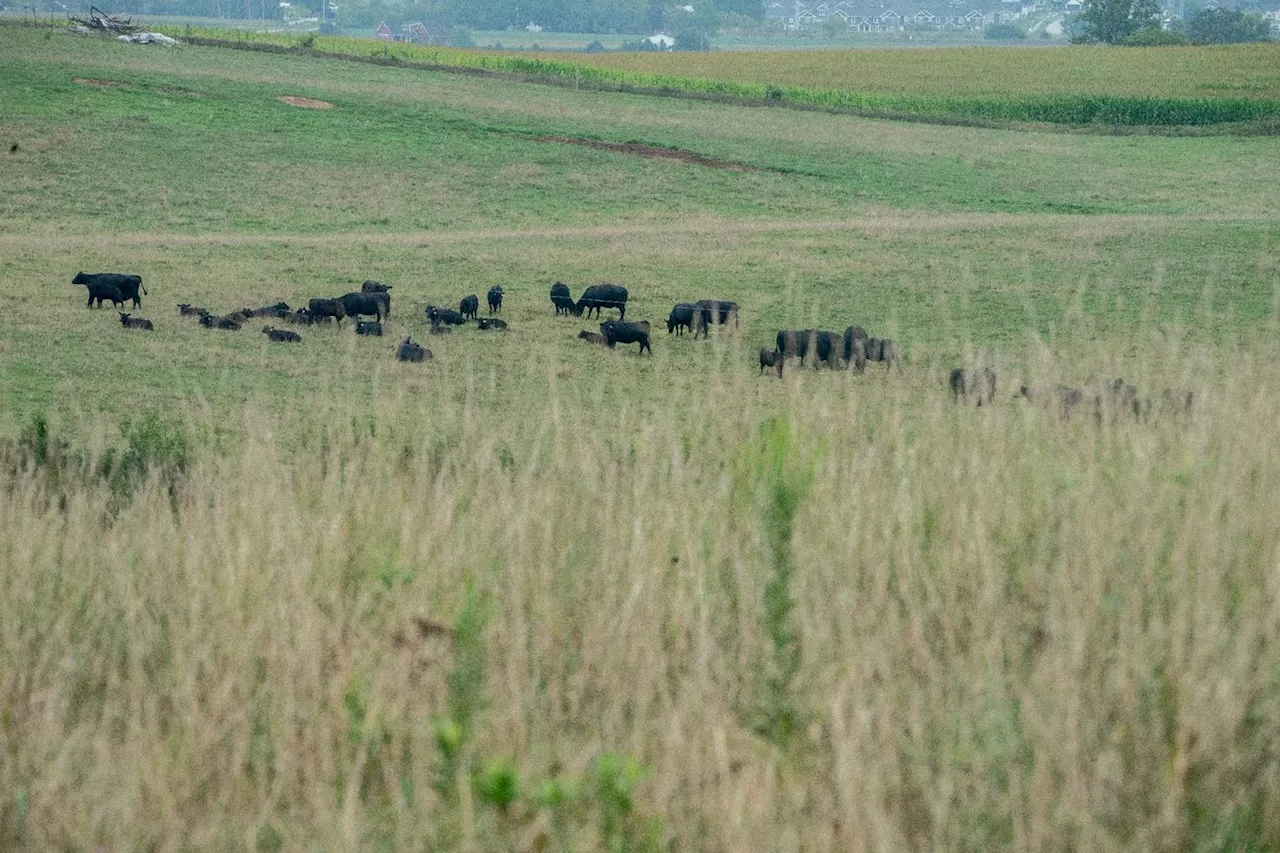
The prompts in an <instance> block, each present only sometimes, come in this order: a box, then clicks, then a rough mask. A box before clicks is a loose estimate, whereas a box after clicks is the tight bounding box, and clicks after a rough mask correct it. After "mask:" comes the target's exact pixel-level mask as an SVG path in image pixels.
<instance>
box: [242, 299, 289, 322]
mask: <svg viewBox="0 0 1280 853" xmlns="http://www.w3.org/2000/svg"><path fill="white" fill-rule="evenodd" d="M238 313H240V314H243V315H244V316H245V317H246V318H249V317H276V318H278V319H283V317H284V315H286V314H288V313H289V303H288V302H277V303H276V304H275V305H264V306H262V307H261V308H241V309H240V311H239V312H238Z"/></svg>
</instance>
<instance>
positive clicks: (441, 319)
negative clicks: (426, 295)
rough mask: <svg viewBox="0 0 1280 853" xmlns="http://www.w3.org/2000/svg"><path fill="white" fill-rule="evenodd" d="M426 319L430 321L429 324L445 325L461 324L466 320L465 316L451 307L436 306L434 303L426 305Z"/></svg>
mask: <svg viewBox="0 0 1280 853" xmlns="http://www.w3.org/2000/svg"><path fill="white" fill-rule="evenodd" d="M426 313H427V319H428V320H430V321H431V325H433V326H434V325H436V324H438V323H444V324H445V325H447V326H461V325H462V324H463V323H465V322H467V321H466V318H464V317H463V316H462V314H460V313H459V312H457V311H454V310H453V309H452V308H437V307H436V306H434V305H428V306H427V312H426Z"/></svg>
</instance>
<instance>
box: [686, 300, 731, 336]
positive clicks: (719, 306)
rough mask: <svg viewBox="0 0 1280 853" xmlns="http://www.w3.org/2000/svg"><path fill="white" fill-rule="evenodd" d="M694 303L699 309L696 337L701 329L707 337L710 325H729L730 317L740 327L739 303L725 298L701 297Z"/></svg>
mask: <svg viewBox="0 0 1280 853" xmlns="http://www.w3.org/2000/svg"><path fill="white" fill-rule="evenodd" d="M693 304H694V307H696V308H698V309H699V311H698V329H697V330H696V331H695V332H694V337H697V334H698V332H699V331H700V332H702V336H703V337H704V338H705V337H706V336H707V326H708V325H716V326H724V325H728V323H729V320H730V318H732V319H733V327H734V328H735V329H736V328H738V303H736V302H729V301H727V300H724V299H699V300H698V301H697V302H695V303H693Z"/></svg>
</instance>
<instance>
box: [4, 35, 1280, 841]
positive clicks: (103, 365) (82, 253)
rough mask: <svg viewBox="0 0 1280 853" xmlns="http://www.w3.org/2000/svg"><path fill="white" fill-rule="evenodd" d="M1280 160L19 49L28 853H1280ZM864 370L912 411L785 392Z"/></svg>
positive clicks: (832, 384)
mask: <svg viewBox="0 0 1280 853" xmlns="http://www.w3.org/2000/svg"><path fill="white" fill-rule="evenodd" d="M1068 52H1069V51H1065V50H1064V51H1056V52H1048V51H1044V52H1037V55H1040V54H1044V55H1049V54H1050V53H1052V54H1053V55H1057V53H1064V54H1065V53H1068ZM1019 53H1021V52H1019ZM951 55H952V56H953V59H954V62H955V63H956V65H955V66H954V67H956V68H966V67H969V66H967V65H966V64H967V63H970V62H972V61H974V55H973V54H971V53H969V52H953V53H951ZM1098 55H1099V56H1105V57H1106V61H1108V62H1110V61H1123V60H1116V59H1115V58H1114V57H1115V56H1120V57H1126V56H1129V57H1139V56H1142V57H1145V56H1154V55H1155V54H1154V53H1153V54H1148V53H1143V54H1138V53H1135V52H1127V51H1117V52H1116V53H1115V54H1098ZM1162 55H1163V54H1162ZM1180 55H1182V56H1184V58H1186V61H1188V62H1204V63H1210V62H1216V61H1218V57H1219V54H1217V53H1215V52H1212V51H1209V52H1205V53H1203V54H1196V53H1194V52H1191V53H1186V54H1180ZM880 56H884V57H886V58H885V59H884V62H885V63H888V64H889V65H892V64H893V63H895V62H897V61H898V59H897V58H896V57H894V56H893V55H891V54H886V53H884V52H876V53H875V54H874V57H880ZM874 57H872V58H868V57H866V56H863V57H860V58H859V59H858V60H857V61H859V62H864V63H867V64H868V65H869V66H870V65H874ZM771 61H778V71H777V74H778V76H777V78H771V79H777V80H779V81H781V80H782V79H783V77H784V76H785V75H786V74H788V73H799V72H798V71H795V70H794V69H795V67H796V66H792V65H789V64H788V61H790V60H788V61H781V60H771ZM794 61H795V62H797V63H807V62H809V61H811V60H810V57H809V56H808V55H807V54H805V55H803V56H801V55H797V58H796V59H795V60H794ZM924 61H927V62H929V63H942V62H943V61H944V59H943V58H940V57H935V56H933V55H929V56H928V59H927V60H924ZM1246 62H1247V60H1242V61H1241V65H1242V66H1243V65H1244V64H1245V63H1246ZM935 67H941V66H935ZM1004 67H1005V68H1007V67H1008V66H1004ZM885 73H887V72H885ZM1134 73H1135V74H1138V73H1139V69H1134ZM1257 73H1258V72H1257V71H1256V70H1255V71H1249V70H1247V69H1246V68H1236V67H1235V66H1231V65H1230V63H1228V64H1227V66H1224V71H1223V72H1222V74H1221V75H1220V76H1221V77H1222V79H1223V80H1239V79H1244V78H1246V77H1248V78H1250V79H1254V78H1253V77H1252V76H1251V75H1256V74H1257ZM1215 79H1217V78H1215ZM1181 85H1183V83H1180V82H1179V83H1174V82H1170V86H1169V89H1168V90H1165V91H1162V90H1159V89H1155V90H1153V93H1154V95H1156V96H1160V97H1164V96H1170V97H1172V96H1180V95H1181V94H1182V92H1181V91H1180V90H1178V89H1177V88H1176V87H1177V86H1181ZM1268 85H1270V84H1268ZM284 95H294V96H302V97H309V98H316V99H321V100H324V101H326V102H328V103H330V104H332V108H330V109H325V110H307V109H300V108H297V107H293V106H290V105H288V104H285V103H282V102H281V101H280V100H278V99H279V98H280V97H281V96H284ZM574 141H577V142H611V143H640V144H644V145H647V146H653V147H657V148H661V149H667V150H668V151H670V152H673V153H675V152H687V153H691V154H697V155H700V156H702V157H705V158H708V159H710V160H712V161H719V162H720V164H721V166H723V167H714V166H706V165H696V164H694V163H691V162H688V161H685V160H681V159H678V158H676V157H675V156H672V157H652V156H637V155H635V154H630V153H622V152H619V151H616V150H602V149H599V148H593V147H589V146H587V145H579V144H570V143H571V142H574ZM1274 150H1275V146H1274V142H1273V141H1272V140H1271V139H1268V138H1264V137H1245V136H1215V137H1161V136H1104V135H1091V134H1072V133H1040V132H1025V131H1013V130H997V129H981V128H966V127H948V126H938V125H924V124H913V123H894V122H886V121H875V120H869V119H865V118H858V117H854V116H849V115H831V114H825V113H818V112H800V111H790V110H773V109H758V108H750V107H745V106H734V105H727V104H715V103H705V102H696V101H684V100H675V99H669V98H653V97H646V96H642V95H636V94H622V93H604V92H591V91H585V90H584V91H574V90H572V89H565V88H552V87H544V86H536V85H529V84H521V83H517V82H513V81H510V80H504V79H495V78H486V77H477V76H469V75H459V74H452V73H442V72H426V71H421V70H413V69H404V68H393V67H382V66H373V65H366V64H357V63H349V62H341V61H333V60H322V59H316V58H312V57H305V56H291V55H276V54H265V53H252V52H246V51H228V50H220V49H214V48H205V47H183V48H180V49H172V50H166V49H158V48H149V47H141V46H132V45H123V44H119V43H115V42H109V41H98V40H92V39H81V38H75V37H71V36H64V35H62V34H56V35H53V34H51V35H50V36H49V37H48V38H46V37H45V36H44V35H43V34H42V33H41V32H39V31H37V30H28V29H22V28H16V27H0V159H2V162H3V165H4V168H3V169H0V278H2V280H3V282H4V284H5V286H6V291H7V293H8V294H9V299H8V300H7V302H6V306H5V310H4V311H3V312H0V400H2V401H3V404H4V416H3V420H2V421H0V501H2V502H3V506H2V507H0V512H3V515H4V517H5V519H6V524H5V525H4V526H3V528H0V531H2V532H0V849H5V850H8V849H13V850H23V851H26V850H30V851H43V850H49V849H67V850H95V849H101V850H110V851H113V853H115V851H128V850H156V851H169V850H174V851H179V850H181V851H185V850H241V849H243V850H263V851H278V850H290V851H291V850H370V851H381V850H403V849H423V850H575V851H577V850H581V851H588V850H605V849H607V850H671V851H676V850H717V851H755V850H778V851H801V850H803V851H822V850H830V851H848V850H920V849H924V848H930V849H938V850H982V851H990V850H1010V851H1014V850H1016V851H1025V850H1046V851H1049V850H1084V849H1087V850H1126V851H1130V850H1131V851H1148V850H1221V851H1226V850H1267V849H1273V847H1274V845H1275V841H1276V839H1277V838H1280V799H1278V794H1280V778H1278V777H1277V764H1276V761H1277V759H1276V756H1277V754H1280V741H1278V739H1277V736H1276V732H1277V731H1280V726H1278V725H1277V723H1280V655H1278V654H1277V649H1278V648H1280V645H1278V644H1280V620H1277V613H1280V607H1278V606H1277V602H1278V601H1280V597H1278V595H1277V588H1276V584H1275V570H1276V566H1277V562H1278V560H1280V529H1278V528H1277V526H1276V525H1275V523H1274V518H1275V512H1274V508H1275V506H1276V505H1277V501H1278V500H1280V460H1278V459H1277V456H1276V453H1275V448H1274V438H1273V434H1274V425H1275V423H1276V419H1277V417H1280V373H1277V368H1276V364H1277V358H1276V356H1277V344H1276V336H1277V333H1278V331H1280V328H1278V324H1280V305H1278V304H1277V303H1278V301H1280V271H1278V268H1277V260H1276V251H1277V235H1278V234H1280V229H1278V228H1277V223H1278V222H1280V201H1277V196H1276V193H1275V192H1274V191H1273V188H1274V187H1275V186H1276V185H1277V183H1278V182H1280V162H1278V161H1277V159H1276V157H1275V156H1274ZM79 270H86V271H90V272H93V271H106V270H116V271H127V272H134V273H138V274H140V275H141V276H142V278H143V281H144V283H145V284H146V286H147V288H148V291H149V293H148V295H147V296H145V297H144V308H143V309H142V310H139V311H138V312H135V313H137V314H140V315H142V316H145V317H150V318H152V319H153V320H154V321H155V323H156V325H157V330H156V331H155V332H154V333H153V334H150V335H148V334H146V333H134V332H126V331H124V330H123V329H122V328H121V327H120V324H119V322H118V316H117V315H116V313H115V312H114V311H111V310H110V309H108V310H105V311H99V310H87V309H86V308H85V306H84V297H85V291H84V289H83V288H80V287H73V286H72V285H71V284H70V283H69V282H70V280H71V278H72V277H73V276H74V274H75V273H76V272H77V271H79ZM370 278H372V279H378V280H381V281H383V282H385V283H388V284H391V285H392V286H393V291H392V294H393V311H394V314H393V316H392V318H391V321H390V328H389V330H388V336H387V337H385V338H382V339H380V340H379V339H364V338H356V337H355V336H354V335H352V334H351V332H350V331H349V329H344V330H342V331H338V330H325V329H321V330H314V331H309V330H305V329H304V330H302V334H303V337H304V340H303V342H302V343H301V344H299V345H296V346H286V345H272V344H268V343H267V341H266V340H265V337H264V336H263V335H261V334H260V333H259V332H258V331H257V329H258V328H260V327H259V326H251V327H249V328H247V329H246V330H244V331H242V332H239V333H221V332H213V331H207V330H204V329H201V328H199V327H198V326H197V325H196V324H195V323H194V322H190V321H187V320H183V319H180V318H179V317H178V316H177V315H176V311H175V308H174V306H175V304H176V303H178V302H191V303H196V304H201V305H205V306H207V307H208V308H210V309H212V310H214V311H218V312H222V311H229V310H232V309H234V308H237V307H241V306H244V305H259V304H265V303H270V302H274V301H276V300H279V299H284V300H286V301H288V302H290V303H291V304H302V303H305V301H306V299H307V298H308V297H312V296H333V295H337V294H340V293H343V292H346V291H348V290H353V289H358V288H359V285H360V283H361V282H362V281H364V280H365V279H370ZM557 279H559V280H563V281H565V282H567V283H568V284H569V285H570V286H571V288H572V289H573V290H574V292H575V293H577V292H580V291H581V289H582V288H583V287H584V286H585V285H587V284H590V283H594V282H598V281H614V282H618V283H621V284H625V285H626V286H627V287H628V288H629V289H630V291H631V295H632V298H631V302H630V304H629V307H628V312H627V317H628V319H631V318H635V319H646V320H650V321H652V322H653V323H654V325H655V327H656V328H655V332H656V333H655V339H654V353H653V355H652V356H651V357H650V356H648V355H646V356H639V355H637V354H636V353H635V352H634V347H629V348H627V349H626V350H625V351H624V350H623V349H622V348H619V350H618V351H616V352H608V351H605V350H602V349H599V348H595V347H592V346H590V345H587V344H585V343H582V342H580V341H578V340H577V339H576V335H577V332H578V331H579V330H580V329H584V328H594V323H593V322H589V321H587V320H585V319H574V318H557V317H555V316H553V314H552V310H551V305H550V303H549V301H548V298H547V292H548V289H549V287H550V285H551V283H552V282H554V281H556V280H557ZM494 283H501V284H502V285H503V287H504V289H505V290H506V307H505V310H504V316H505V317H506V319H507V320H508V321H509V322H510V323H511V326H512V328H511V330H510V331H509V332H506V333H502V334H491V333H482V332H479V331H478V330H476V329H475V328H474V327H470V328H465V329H461V330H459V331H458V332H457V333H455V334H454V335H451V336H449V337H444V338H437V337H432V336H428V335H427V333H426V331H427V327H426V322H425V319H424V318H423V316H422V309H423V306H424V305H425V304H426V303H428V302H433V303H436V304H455V303H456V302H457V300H458V299H459V298H460V297H461V296H463V295H465V294H467V293H478V294H480V295H481V299H482V301H483V295H484V293H485V291H486V290H487V289H488V287H489V286H490V285H491V284H494ZM701 297H717V298H727V299H734V300H736V301H738V302H739V303H740V304H741V305H742V327H741V328H740V329H737V330H732V329H718V330H714V331H713V332H712V334H711V339H710V340H708V341H697V342H694V341H692V340H690V339H689V338H687V337H681V338H675V337H669V336H667V335H665V334H663V333H662V332H661V329H660V327H661V321H662V320H664V319H665V317H666V313H667V311H668V310H669V308H670V306H671V305H672V304H673V303H675V302H677V301H682V300H689V299H697V298H701ZM851 323H859V324H861V325H864V326H866V327H867V328H868V329H870V330H871V331H872V332H873V333H875V334H889V335H892V336H893V337H895V338H897V339H898V340H900V341H901V342H902V343H903V346H904V349H905V356H906V357H905V359H904V365H903V369H902V371H901V372H900V373H899V372H894V373H887V372H885V371H883V370H882V369H871V370H868V372H867V373H866V374H864V375H856V374H852V373H848V372H844V371H828V370H822V371H812V370H807V369H800V368H799V367H798V366H794V365H793V366H792V367H790V368H789V369H788V370H787V372H786V373H785V375H784V377H783V378H782V380H781V381H779V380H778V379H776V378H774V377H770V376H768V375H765V376H763V377H759V376H757V362H756V351H757V350H758V349H759V348H760V347H762V346H768V345H771V344H772V340H773V335H774V333H775V332H776V331H777V330H778V329H780V328H804V327H808V326H820V327H822V328H828V329H837V330H839V329H843V328H844V327H845V326H846V325H848V324H851ZM408 334H412V335H414V336H415V338H416V339H419V340H422V341H423V342H424V343H426V344H427V345H428V346H429V347H431V348H432V350H433V351H434V353H435V357H434V358H433V359H432V360H431V361H430V362H428V363H427V364H423V365H405V364H398V363H397V362H395V361H394V359H393V357H392V352H393V350H394V347H395V343H396V342H397V341H398V340H399V339H400V338H401V337H403V336H405V335H408ZM958 364H966V365H976V364H990V365H991V366H993V367H994V368H995V369H996V371H997V373H998V375H999V378H1000V384H999V390H998V395H997V399H996V401H995V404H994V405H992V406H984V407H982V408H980V409H978V408H974V407H966V406H957V405H955V404H954V403H953V402H952V399H951V394H950V392H949V391H948V389H947V385H946V377H947V371H948V370H949V369H950V368H951V367H953V366H955V365H958ZM1114 376H1123V377H1125V378H1127V379H1129V380H1130V381H1132V382H1134V383H1135V384H1136V385H1137V386H1138V387H1139V388H1140V389H1141V392H1142V394H1143V396H1144V397H1150V398H1152V399H1153V412H1152V414H1151V415H1150V416H1149V417H1146V418H1145V419H1143V420H1134V419H1132V418H1128V417H1123V416H1118V415H1117V413H1116V412H1115V411H1114V410H1112V409H1109V408H1106V407H1105V406H1104V407H1103V408H1102V409H1100V410H1099V411H1098V413H1097V417H1095V416H1094V415H1093V414H1092V413H1091V412H1090V411H1086V410H1084V409H1082V410H1081V411H1079V412H1077V413H1076V414H1075V415H1074V416H1072V417H1070V418H1068V419H1066V420H1064V419H1062V418H1060V417H1059V414H1058V411H1057V408H1056V406H1055V405H1049V406H1040V405H1036V404H1027V403H1026V402H1025V401H1015V400H1013V399H1011V398H1012V397H1013V394H1014V392H1015V390H1016V389H1017V388H1018V386H1019V385H1020V384H1022V383H1026V384H1028V385H1031V386H1033V387H1035V388H1038V389H1039V388H1044V387H1050V388H1051V387H1052V386H1053V385H1054V384H1055V383H1064V384H1068V385H1072V386H1076V387H1089V386H1088V385H1087V384H1086V383H1087V381H1088V380H1089V379H1090V378H1091V377H1099V378H1101V377H1107V378H1109V377H1114ZM1165 388H1171V389H1184V390H1185V389H1189V390H1194V391H1195V393H1196V403H1195V405H1194V406H1193V407H1192V409H1191V411H1190V412H1189V413H1182V412H1177V411H1173V410H1171V409H1170V408H1168V407H1167V406H1165V405H1163V404H1162V402H1161V393H1160V392H1161V391H1162V390H1163V389H1165ZM1085 408H1086V409H1087V406H1086V407H1085Z"/></svg>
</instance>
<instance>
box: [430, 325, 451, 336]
mask: <svg viewBox="0 0 1280 853" xmlns="http://www.w3.org/2000/svg"><path fill="white" fill-rule="evenodd" d="M427 331H428V332H430V333H431V334H433V335H452V334H453V329H450V328H449V327H448V326H442V325H440V324H439V323H432V324H431V328H430V329H427Z"/></svg>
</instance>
